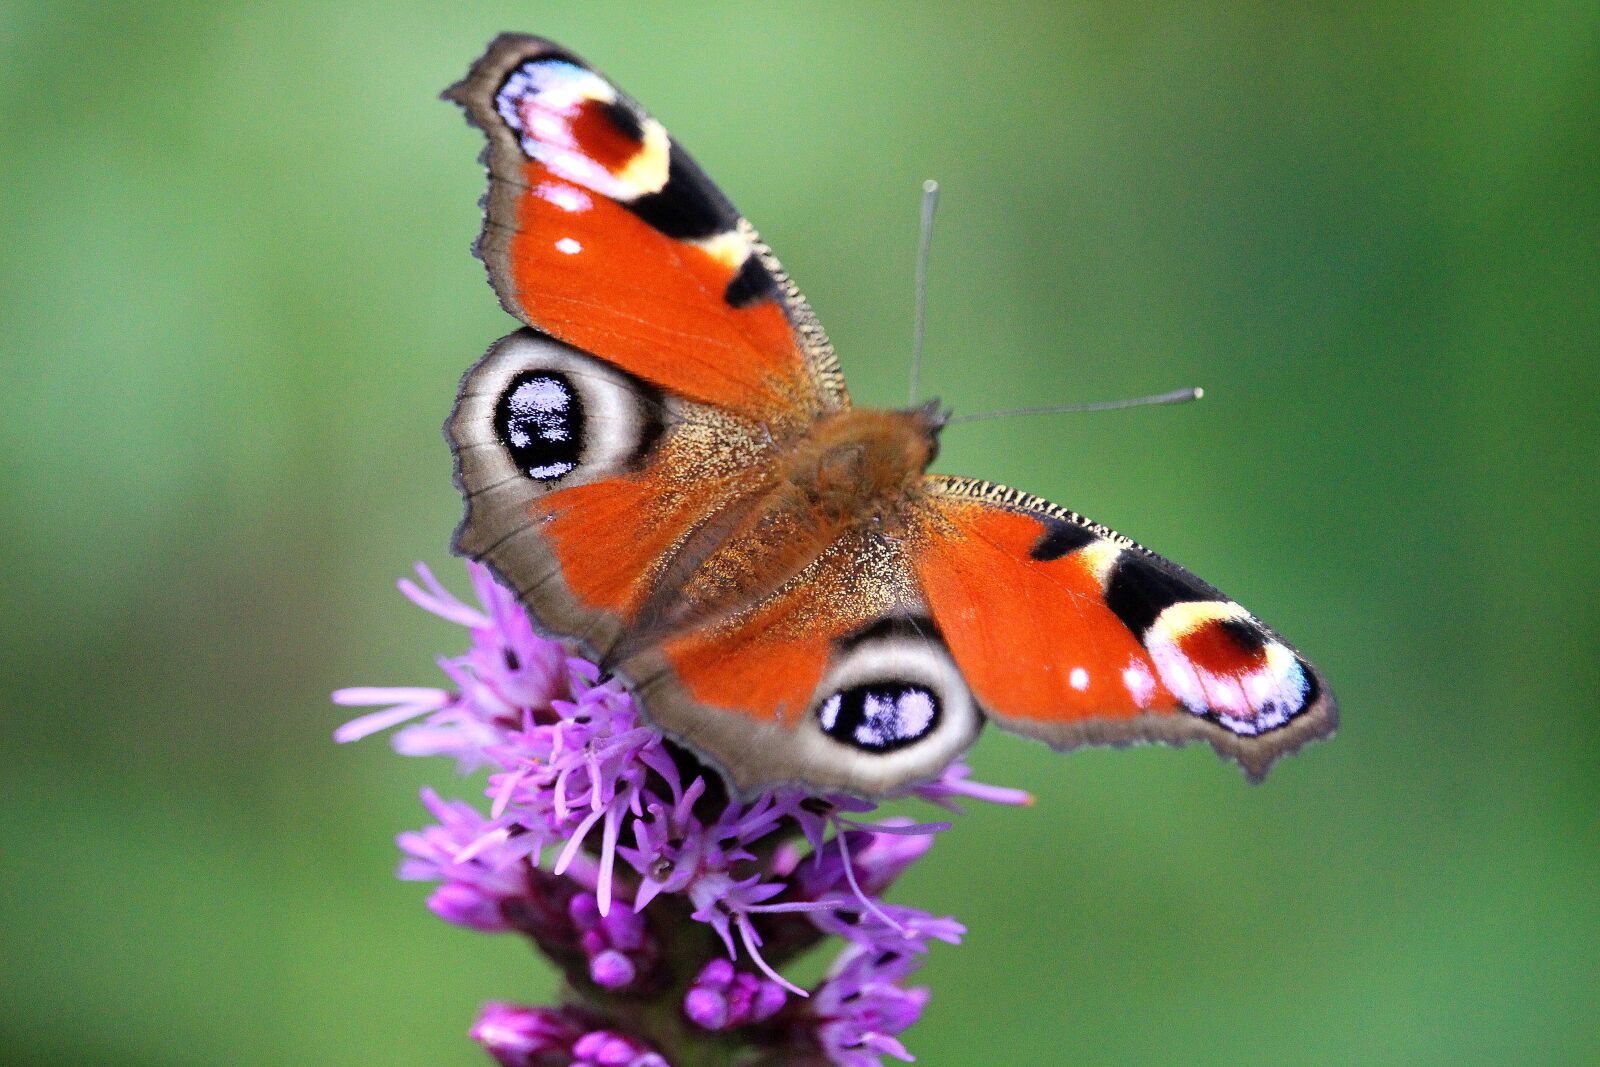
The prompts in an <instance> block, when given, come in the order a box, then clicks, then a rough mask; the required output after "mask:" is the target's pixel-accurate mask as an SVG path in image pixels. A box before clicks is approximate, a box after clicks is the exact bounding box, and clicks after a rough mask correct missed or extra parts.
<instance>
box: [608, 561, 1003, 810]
mask: <svg viewBox="0 0 1600 1067" xmlns="http://www.w3.org/2000/svg"><path fill="white" fill-rule="evenodd" d="M905 548H906V546H905V543H904V542H903V541H902V540H900V539H898V538H894V537H889V536H885V535H884V534H883V533H881V532H877V531H861V530H857V531H851V532H848V533H846V534H844V535H843V536H842V537H841V538H839V540H837V541H836V542H834V543H833V544H832V545H831V547H829V548H828V549H827V550H826V551H825V552H824V553H823V554H822V555H821V556H820V557H819V558H818V559H816V560H815V561H813V562H812V563H811V564H810V565H809V566H808V567H806V568H805V569H804V570H803V571H801V572H800V573H799V574H797V575H796V576H795V577H794V578H793V579H792V580H790V581H789V582H787V583H785V584H784V586H783V587H782V588H780V589H779V590H778V591H777V592H776V593H773V594H771V595H770V596H767V597H764V598H762V599H761V600H759V601H758V602H756V603H754V604H752V605H750V606H749V607H747V608H745V609H742V610H739V611H737V612H735V613H733V614H732V615H729V616H727V617H725V618H722V619H718V620H715V621H712V622H709V623H708V624H706V625H703V626H699V627H697V628H694V629H692V630H688V631H685V632H679V633H675V634H673V635H671V636H670V637H668V638H667V639H666V640H664V641H663V642H662V644H661V646H660V647H659V648H652V649H648V650H646V651H643V652H641V653H639V654H637V655H635V656H634V657H632V658H631V659H629V660H628V661H626V662H624V663H623V664H622V665H621V666H620V668H619V670H620V673H621V674H623V675H624V676H625V677H627V678H629V679H630V680H631V681H632V682H633V683H634V684H635V685H636V686H637V688H638V691H639V693H640V695H641V697H642V698H643V707H644V709H645V711H646V713H647V714H648V715H649V716H650V717H651V719H652V720H653V721H654V722H655V723H656V724H657V725H658V726H660V727H661V728H662V729H664V730H665V731H667V732H668V733H670V734H672V735H673V736H674V737H676V738H678V739H679V740H681V741H683V742H685V743H687V744H689V745H690V746H692V747H693V748H695V749H696V750H697V751H698V752H700V753H701V754H702V755H703V756H705V757H707V758H708V759H709V760H710V761H712V762H713V763H715V764H716V765H717V766H719V767H721V768H722V769H723V770H724V771H725V772H727V774H728V776H729V778H730V779H731V780H732V781H733V783H734V785H735V786H737V787H739V788H741V789H745V790H756V789H762V788H770V787H772V786H773V785H776V784H778V783H782V782H792V783H800V784H804V785H805V786H806V787H807V788H808V789H810V790H812V791H818V790H824V791H826V790H833V791H841V790H842V791H847V792H854V793H859V794H863V795H871V796H881V795H883V794H885V793H889V792H893V791H895V790H898V789H903V788H905V787H906V786H908V785H911V784H914V783H916V782H919V781H925V780H927V779H929V778H932V777H934V776H936V775H937V774H938V773H939V772H940V771H942V770H943V769H944V768H945V766H946V765H948V764H949V762H950V761H951V760H952V759H954V758H955V757H956V756H957V755H959V754H960V753H961V752H962V751H964V750H965V749H966V748H967V746H968V745H970V744H971V743H972V741H973V740H974V739H975V738H976V736H977V732H978V727H979V725H980V724H981V716H980V715H979V713H978V710H977V708H976V706H975V705H974V704H973V703H972V700H971V697H970V695H968V693H967V691H966V687H965V685H964V684H963V683H962V682H961V679H960V675H959V672H958V671H957V670H956V667H955V664H954V663H953V662H952V661H951V660H950V658H949V655H948V653H947V652H945V650H944V648H943V646H942V644H940V643H939V642H938V640H937V638H936V637H933V636H932V635H931V633H930V632H929V631H928V629H927V627H926V626H925V625H924V624H925V621H926V620H925V613H924V608H923V605H922V602H921V598H920V595H919V593H918V592H917V589H916V582H915V578H914V576H913V574H912V571H911V568H910V565H909V562H908V559H907V556H906V552H905Z"/></svg>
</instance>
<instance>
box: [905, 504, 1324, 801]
mask: <svg viewBox="0 0 1600 1067" xmlns="http://www.w3.org/2000/svg"><path fill="white" fill-rule="evenodd" d="M928 486H929V489H930V496H929V501H928V504H927V511H926V523H925V527H924V531H925V532H924V535H923V536H922V538H921V539H920V541H919V546H918V550H917V552H916V555H915V559H916V568H917V575H918V579H919V581H920V582H921V585H922V588H923V591H924V594H925V596H926V598H927V602H928V605H929V608H930V611H931V613H932V615H933V618H934V620H935V622H936V623H937V625H938V627H939V630H940V633H941V634H942V636H943V637H944V640H945V642H946V643H947V644H948V646H949V649H950V652H951V655H952V656H954V658H955V661H956V663H957V664H958V665H959V666H960V668H961V672H962V674H963V676H964V677H965V678H966V681H967V684H968V685H969V686H970V687H971V689H972V692H973V695H974V696H975V697H976V698H977V700H978V703H979V704H980V705H981V706H982V707H983V709H984V710H985V711H986V712H987V713H988V715H989V717H990V718H992V719H994V720H995V721H996V722H997V723H998V724H999V725H1001V726H1003V727H1005V728H1006V729H1008V730H1013V731H1015V732H1018V733H1023V734H1027V735H1029V736H1032V737H1037V738H1040V739H1042V740H1045V741H1048V742H1050V743H1051V744H1053V745H1055V746H1056V747H1058V748H1071V747H1074V746H1076V745H1080V744H1096V743H1098V744H1128V743H1132V742H1139V741H1167V742H1173V743H1182V742H1186V741H1191V740H1204V741H1208V742H1210V743H1211V745H1212V746H1213V747H1214V748H1216V750H1217V751H1218V752H1219V753H1221V754H1223V755H1225V756H1228V757H1230V758H1232V759H1234V760H1236V761H1238V762H1239V763H1240V764H1241V765H1242V766H1243V767H1244V768H1245V770H1246V771H1247V772H1249V773H1250V774H1251V775H1252V777H1260V776H1261V775H1263V774H1265V772H1266V770H1267V768H1268V767H1269V766H1270V765H1271V763H1272V762H1273V760H1275V759H1276V758H1277V757H1279V756H1280V755H1282V754H1284V753H1286V752H1288V751H1291V750H1292V749H1294V748H1296V747H1298V746H1299V745H1301V744H1303V743H1304V742H1306V741H1308V740H1314V739H1316V738H1319V737H1324V736H1326V735H1328V734H1330V733H1332V732H1333V729H1334V727H1335V725H1336V723H1337V709H1336V707H1335V704H1334V701H1333V697H1332V695H1331V694H1330V693H1329V691H1328V688H1327V685H1326V684H1325V683H1324V681H1323V680H1322V677H1321V675H1320V674H1318V673H1317V671H1316V669H1315V668H1313V667H1312V666H1311V665H1310V664H1309V663H1307V662H1306V661H1305V660H1304V659H1303V658H1302V657H1301V656H1300V655H1299V654H1298V653H1297V652H1295V651H1294V649H1292V648H1291V647H1289V646H1288V645H1287V644H1285V643H1284V642H1283V640H1282V639H1281V638H1279V637H1278V636H1277V635H1276V634H1274V633H1273V632H1272V631H1271V630H1269V629H1267V628H1266V627H1265V626H1264V625H1262V624H1261V623H1260V622H1259V621H1258V620H1256V619H1255V618H1254V617H1253V616H1251V615H1250V614H1249V613H1248V612H1246V611H1245V610H1244V609H1243V608H1241V607H1239V605H1238V604H1236V603H1234V602H1233V601H1231V600H1229V599H1228V598H1227V597H1225V596H1224V595H1222V594H1221V593H1220V592H1218V591H1217V590H1216V589H1213V588H1212V587H1211V586H1209V585H1207V584H1205V583H1204V582H1202V581H1200V580H1199V579H1198V578H1196V577H1194V576H1193V575H1192V574H1189V573H1188V572H1187V571H1185V570H1183V569H1182V568H1180V567H1177V566H1176V565H1174V564H1172V563H1169V562H1168V561H1166V560H1164V559H1162V558H1161V557H1159V556H1157V555H1155V554H1154V553H1151V552H1149V551H1148V550H1146V549H1144V548H1142V547H1140V546H1139V545H1137V544H1135V543H1134V542H1132V541H1130V540H1128V539H1127V538H1125V537H1122V536H1121V535H1120V534H1117V533H1115V532H1113V531H1111V530H1109V529H1107V528H1105V527H1103V526H1099V525H1096V524H1094V523H1091V522H1089V521H1088V520H1085V519H1083V518H1082V517H1081V516H1079V515H1076V514H1073V513H1072V512H1068V511H1065V510H1064V509H1061V508H1058V507H1055V506H1054V505H1051V504H1049V503H1047V502H1045V501H1043V500H1040V499H1039V498H1037V497H1031V496H1027V495H1025V494H1022V493H1018V492H1016V491H1015V490H1010V489H1005V488H1002V487H999V486H994V485H990V484H987V483H984V482H978V481H974V480H971V479H959V478H944V477H930V478H929V479H928Z"/></svg>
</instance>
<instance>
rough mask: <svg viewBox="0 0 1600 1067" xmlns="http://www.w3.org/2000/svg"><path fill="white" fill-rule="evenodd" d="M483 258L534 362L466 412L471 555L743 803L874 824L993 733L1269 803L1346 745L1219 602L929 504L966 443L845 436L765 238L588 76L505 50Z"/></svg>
mask: <svg viewBox="0 0 1600 1067" xmlns="http://www.w3.org/2000/svg"><path fill="white" fill-rule="evenodd" d="M447 96H449V97H450V98H451V99H454V100H455V101H457V102H458V103H460V104H461V105H462V106H463V107H464V108H465V109H466V111H467V114H468V117H469V119H470V120H471V121H472V122H473V123H474V124H475V125H477V126H479V127H480V128H481V129H483V130H484V132H485V133H486V134H487V136H488V140H489V148H488V151H487V153H486V162H487V165H488V170H489V177H490V183H489V195H488V197H487V198H486V208H487V217H486V221H485V227H484V231H483V235H482V237H481V239H480V242H479V245H478V251H479V254H480V256H481V257H482V258H483V259H484V262H485V264H486V265H487V267H488V270H489V275H490V280H491V282H492V283H493V285H494V288H495V290H496V292H497V293H498V294H499V295H500V298H501V302H502V304H504V306H505V307H506V308H507V310H508V311H510V312H511V313H512V314H514V315H516V316H517V317H518V318H520V319H521V320H522V321H523V322H524V323H526V324H527V326H528V327H529V328H527V329H522V330H519V331H517V332H515V333H513V334H511V335H510V336H508V337H506V338H503V339H502V340H501V341H499V342H497V343H496V344H495V345H494V346H493V347H492V348H491V349H490V351H489V353H488V355H486V356H485V357H484V359H483V360H481V361H480V362H479V363H478V364H477V365H476V366H475V367H473V368H472V369H471V370H470V371H469V372H468V373H467V375H466V376H465V377H464V378H463V381H462V388H461V392H460V395H459V397H458V400H457V404H456V408H455V411H454V413H453V414H452V416H451V419H450V422H449V423H448V424H447V434H448V436H449V439H450V441H451V444H452V447H453V449H454V451H455V454H456V463H457V481H458V483H459V485H460V487H461V489H462V491H463V495H464V497H465V500H466V503H467V513H466V517H465V519H464V521H463V523H462V526H461V529H460V530H459V531H458V533H457V538H456V547H457V549H458V550H460V551H462V552H464V553H467V554H469V555H471V556H473V557H475V558H478V559H482V560H485V561H487V562H488V563H489V564H490V565H491V566H492V567H494V568H495V570H496V571H497V572H498V573H499V574H500V575H501V576H502V578H503V579H504V580H505V581H506V582H507V583H508V584H509V585H511V586H512V587H513V588H514V589H516V591H517V593H518V595H519V597H520V598H521V599H522V601H523V602H524V603H525V604H526V605H527V607H528V609H529V611H530V614H531V615H532V616H533V617H534V618H535V619H536V620H537V621H538V623H539V624H540V625H541V626H542V627H543V628H545V629H546V630H548V631H549V632H551V633H554V634H556V635H559V636H561V637H564V638H566V639H568V640H569V641H570V642H571V643H572V644H573V645H574V646H576V647H578V648H580V649H582V650H583V651H585V652H586V653H587V654H590V655H592V656H594V657H596V658H597V659H598V660H600V661H601V662H602V663H603V664H605V665H606V666H607V668H608V669H611V670H613V671H614V672H615V673H616V674H617V676H618V677H620V678H621V679H623V680H624V681H625V682H626V683H627V684H629V685H630V686H632V687H633V689H634V691H635V693H636V694H637V696H638V698H639V700H640V702H641V706H642V708H643V709H644V710H645V712H646V713H647V714H648V715H649V716H650V718H651V719H652V720H653V721H654V722H655V723H656V724H657V725H658V726H659V727H660V728H661V729H663V730H664V731H666V732H667V733H669V734H671V735H672V736H674V737H675V738H677V739H678V740H679V741H681V742H683V743H685V744H687V745H688V746H690V747H691V748H693V749H694V750H695V751H697V752H698V753H699V754H700V755H702V756H703V757H705V758H706V759H707V760H708V761H710V762H712V763H713V764H715V765H716V766H718V767H719V768H721V769H722V770H723V771H724V772H726V774H727V775H728V777H729V778H730V779H731V780H732V783H733V784H734V785H735V786H736V787H737V788H739V789H741V790H746V791H753V790H757V789H762V788H768V787H771V786H773V785H776V784H779V783H785V782H788V783H795V784H799V785H802V786H804V787H806V788H808V789H813V790H843V791H849V792H855V793H859V794H863V795H874V796H876V795H882V794H886V793H892V792H894V791H897V790H900V789H903V788H905V787H907V786H908V785H911V784H914V783H916V782H919V781H923V780H926V779H928V778H931V777H933V776H934V775H936V774H938V773H939V772H940V771H941V770H942V769H943V767H944V766H945V765H946V764H948V763H949V761H950V760H951V759H954V758H955V757H956V756H957V755H959V754H960V752H962V751H963V750H964V749H965V748H966V747H967V746H968V745H970V744H971V743H972V741H973V740H974V739H975V738H976V736H977V734H978V732H979V729H980V727H981V726H982V724H983V723H984V722H985V721H990V720H992V721H995V722H997V723H998V724H999V725H1002V726H1004V727H1006V728H1007V729H1011V730H1015V731H1017V732H1020V733H1024V734H1028V735H1030V736H1034V737H1038V738H1041V739H1043V740H1045V741H1047V742H1049V743H1051V744H1053V745H1055V746H1057V747H1060V748H1068V747H1072V746H1074V745H1078V744H1083V743H1110V744H1127V743H1131V742H1137V741H1152V740H1155V741H1169V742H1183V741H1189V740H1197V739H1198V740H1204V741H1207V742H1209V743H1210V744H1211V745H1212V746H1213V747H1214V748H1216V749H1217V750H1218V751H1219V752H1221V753H1223V754H1224V755H1227V756H1229V757H1231V758H1233V759H1236V760H1237V761H1238V762H1240V763H1241V764H1242V765H1243V766H1244V767H1245V769H1246V770H1247V771H1248V772H1250V773H1251V774H1252V775H1260V774H1262V773H1264V772H1265V770H1266V768H1267V766H1268V765H1269V764H1270V763H1271V762H1272V761H1273V760H1274V759H1275V758H1276V757H1277V756H1279V755H1281V754H1282V753H1284V752H1287V751H1289V750H1291V749H1293V748H1294V747H1296V746H1298V745H1299V744H1300V743H1302V742H1304V741H1305V740H1308V739H1312V738H1315V737H1320V736H1325V735H1326V734H1328V733H1329V732H1331V730H1332V729H1333V725H1334V721H1335V715H1336V713H1335V709H1334V704H1333V701H1332V698H1331V696H1330V695H1329V693H1328V691H1327V688H1326V686H1325V684H1324V683H1323V682H1322V680H1321V677H1320V675H1318V674H1317V672H1316V671H1315V669H1314V668H1312V667H1311V666H1310V664H1309V663H1307V662H1306V661H1305V660H1304V659H1302V658H1301V657H1300V656H1299V655H1298V654H1297V653H1296V652H1294V650H1293V649H1292V648H1290V647H1289V646H1288V645H1287V644H1286V643H1284V642H1283V641H1282V640H1281V638H1279V637H1277V635H1276V634H1274V633H1273V632H1272V631H1270V630H1269V629H1267V628H1266V627H1265V626H1264V625H1262V624H1261V623H1260V622H1259V621H1258V620H1256V619H1255V618H1254V617H1253V616H1251V615H1250V614H1249V613H1248V612H1246V611H1245V610H1244V609H1243V608H1240V607H1239V606H1238V605H1237V604H1236V603H1234V602H1233V601H1231V600H1230V599H1228V598H1227V597H1225V596H1223V595H1222V594H1221V593H1219V592H1218V591H1217V590H1215V589H1213V588H1212V587H1210V586H1208V585H1206V584H1205V583H1203V582H1201V581H1199V580H1198V579H1196V578H1195V577H1194V576H1193V575H1190V574H1189V573H1188V572H1186V571H1184V570H1182V569H1181V568H1178V567H1176V566H1174V565H1173V564H1171V563H1168V562H1167V561H1166V560H1163V559H1161V558H1160V557H1159V556H1155V555H1154V554H1153V553H1150V552H1148V551H1147V550H1145V549H1143V548H1142V547H1141V546H1139V545H1137V544H1135V543H1134V542H1132V541H1130V540H1128V539H1127V538H1124V537H1122V536H1121V535H1119V534H1116V533H1114V532H1113V531H1111V530H1109V529H1107V528H1106V527H1103V526H1100V525H1098V524H1095V523H1092V522H1090V521H1088V520H1086V519H1084V518H1083V517H1082V516H1079V515H1077V514H1075V513H1073V512H1070V511H1066V510H1065V509H1062V508H1059V507H1056V506H1054V505H1052V504H1049V503H1047V502H1046V501H1043V500H1040V499H1038V498H1037V497H1032V496H1029V495H1027V494H1024V493H1019V492H1017V491H1015V490H1010V489H1005V488H1003V487H1000V486H994V485H991V484H989V483H986V482H981V481H976V480H972V479H963V478H953V477H948V476H942V475H935V474H929V473H928V467H929V466H930V464H931V463H932V462H933V460H934V458H935V457H936V455H937V451H938V435H939V432H940V429H941V427H942V426H943V423H944V420H943V417H942V416H941V415H940V414H939V412H938V410H937V407H936V405H928V406H925V407H920V408H914V409H911V410H905V411H894V410H872V409H862V408H856V407H854V406H852V404H851V402H850V398H849V395H848V392H847V391H846V389H845V387H844V381H843V378H842V376H841V375H840V372H839V368H838V364H837V361H836V359H835V357H834V354H833V349H832V346H831V345H830V344H829V343H828V340H827V337H826V335H825V334H824V333H823V332H822V328H821V326H820V325H819V324H818V323H817V320H816V317H815V315H814V314H813V313H812V312H811V309H810V307H809V305H808V304H807V303H806V302H805V298H804V297H803V296H801V295H800V292H799V290H798V289H797V288H796V287H795V286H794V284H793V283H792V281H790V279H789V277H788V275H787V274H786V273H785V272H784V270H783V268H782V267H781V265H779V263H778V261H777V260H776V258H775V257H774V256H773V255H772V253H771V251H770V249H768V248H767V247H766V246H765V245H764V244H763V243H762V242H761V240H760V238H759V237H758V236H757V235H756V233H755V230H754V229H753V228H752V227H751V226H750V224H749V223H748V222H747V221H745V220H744V219H743V218H742V217H741V216H740V215H739V214H738V213H737V211H735V210H734V209H733V207H732V205H731V204H729V203H728V201H727V200H726V198H725V197H723V196H722V194H721V193H720V192H719V191H718V190H717V189H716V187H715V186H714V185H712V184H711V183H710V181H709V179H707V178H706V177H705V175H704V173H703V172H701V171H700V169H699V167H698V166H696V165H695V164H694V162H693V161H692V160H691V159H690V158H689V157H688V155H687V154H686V153H684V152H683V151H682V149H681V148H680V147H679V146H678V144H677V143H676V142H675V141H673V140H672V139H671V138H670V137H669V136H668V135H667V134H666V131H665V130H664V128H663V127H662V126H661V125H660V123H658V122H657V121H656V120H655V119H654V118H652V117H650V116H649V115H648V113H646V112H645V111H644V110H643V109H642V108H640V107H639V106H638V105H637V104H636V103H635V102H634V101H632V100H631V99H629V98H628V97H627V96H625V95H624V94H622V93H621V92H620V91H619V90H618V89H616V87H615V86H614V85H613V84H612V83H610V82H609V81H608V80H606V79H605V78H603V77H601V76H600V75H599V74H597V73H596V72H594V71H593V70H592V69H591V68H589V67H588V66H587V65H586V64H584V63H583V62H582V61H581V60H578V59H577V58H576V57H575V56H573V55H572V54H571V53H568V52H566V51H564V50H562V49H560V48H559V47H558V46H555V45H553V44H551V43H549V42H547V41H542V40H540V39H538V38H532V37H523V36H516V35H507V36H505V37H502V38H500V39H499V40H497V41H495V42H494V43H493V44H492V45H491V46H490V48H489V50H488V52H487V53H486V54H485V55H484V57H483V58H482V59H480V60H479V61H478V62H477V63H476V64H475V65H474V66H473V69H472V71H471V72H470V73H469V75H468V77H467V78H466V79H465V80H464V81H463V82H461V83H460V84H458V85H456V86H454V87H452V88H451V89H450V90H449V91H448V92H447Z"/></svg>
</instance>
